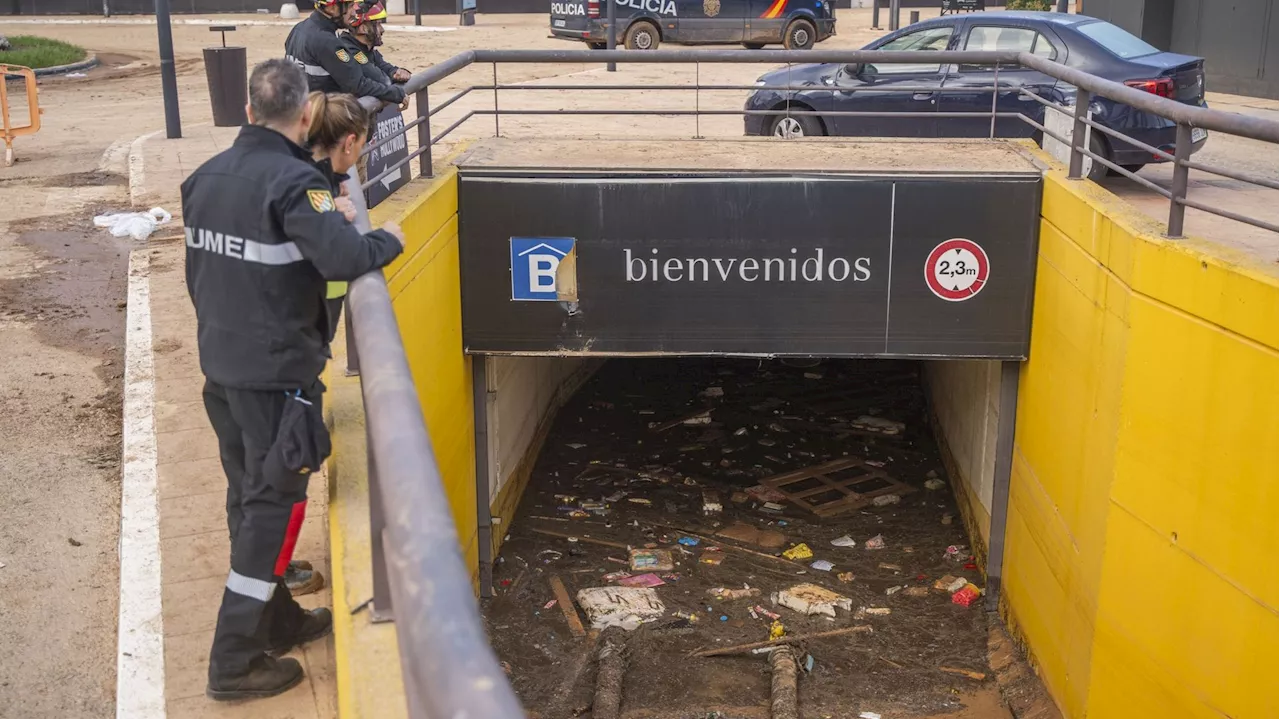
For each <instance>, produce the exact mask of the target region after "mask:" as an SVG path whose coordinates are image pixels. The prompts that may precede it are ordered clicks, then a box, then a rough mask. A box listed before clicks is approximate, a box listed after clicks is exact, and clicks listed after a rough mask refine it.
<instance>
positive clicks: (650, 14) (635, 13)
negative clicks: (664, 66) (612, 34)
mask: <svg viewBox="0 0 1280 719" xmlns="http://www.w3.org/2000/svg"><path fill="white" fill-rule="evenodd" d="M609 1H610V0H553V2H552V3H551V35H552V37H557V38H560V39H562V40H577V41H579V42H585V43H587V45H590V46H591V47H592V48H593V49H597V50H599V49H603V48H604V47H605V45H606V38H607V34H606V24H607V22H608V20H607V15H608V12H609V10H608V6H607V5H606V4H605V3H607V2H609ZM613 2H615V3H617V9H616V10H615V11H614V12H615V14H616V15H617V20H618V36H617V39H616V42H617V44H618V45H619V46H624V45H625V46H626V48H627V49H628V50H653V49H656V48H657V47H658V44H659V43H663V42H671V43H677V44H680V45H737V44H741V45H743V46H745V47H746V48H747V49H750V50H758V49H760V48H762V47H764V46H765V45H779V44H780V45H783V46H785V47H786V48H787V49H788V50H808V49H810V48H812V47H813V46H814V44H816V43H819V42H822V41H823V40H826V39H827V38H829V37H831V36H832V35H835V34H836V18H835V14H834V13H833V11H832V2H833V0H613Z"/></svg>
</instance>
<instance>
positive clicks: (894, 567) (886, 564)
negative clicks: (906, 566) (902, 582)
mask: <svg viewBox="0 0 1280 719" xmlns="http://www.w3.org/2000/svg"><path fill="white" fill-rule="evenodd" d="M876 566H877V567H879V568H880V569H887V570H889V571H890V572H901V571H902V567H901V566H899V565H897V564H890V563H889V562H881V563H880V564H878V565H876Z"/></svg>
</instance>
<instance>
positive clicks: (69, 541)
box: [67, 537, 84, 547]
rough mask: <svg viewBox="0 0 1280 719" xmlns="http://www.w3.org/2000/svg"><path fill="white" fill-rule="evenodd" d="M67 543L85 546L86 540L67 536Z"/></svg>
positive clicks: (74, 545)
mask: <svg viewBox="0 0 1280 719" xmlns="http://www.w3.org/2000/svg"><path fill="white" fill-rule="evenodd" d="M67 544H70V545H71V546H73V547H83V546H84V542H81V541H80V540H78V539H74V538H72V537H67Z"/></svg>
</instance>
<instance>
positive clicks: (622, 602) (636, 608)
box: [578, 587, 666, 631]
mask: <svg viewBox="0 0 1280 719" xmlns="http://www.w3.org/2000/svg"><path fill="white" fill-rule="evenodd" d="M578 604H579V605H581V606H582V611H584V612H586V614H587V620H588V621H590V622H591V627H592V628H593V629H605V628H607V627H622V628H623V629H625V630H627V631H631V630H633V629H635V628H636V627H638V626H640V625H641V624H644V623H645V622H650V621H653V620H654V619H657V618H659V617H661V616H662V615H664V614H666V607H665V606H664V605H663V604H662V600H660V599H658V594H657V592H655V591H654V590H653V589H652V588H649V587H644V588H641V587H592V588H590V589H583V590H581V591H579V592H578Z"/></svg>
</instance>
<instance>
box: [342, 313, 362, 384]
mask: <svg viewBox="0 0 1280 719" xmlns="http://www.w3.org/2000/svg"><path fill="white" fill-rule="evenodd" d="M342 309H343V310H345V311H344V312H343V313H342V324H343V325H345V326H346V328H347V331H346V335H347V376H348V377H354V376H356V375H358V374H360V352H358V351H357V350H356V332H355V329H353V328H352V326H351V303H350V302H347V300H346V298H345V297H344V298H343V300H342Z"/></svg>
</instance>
